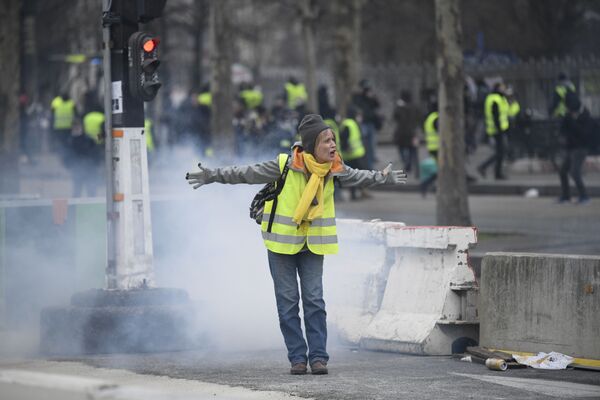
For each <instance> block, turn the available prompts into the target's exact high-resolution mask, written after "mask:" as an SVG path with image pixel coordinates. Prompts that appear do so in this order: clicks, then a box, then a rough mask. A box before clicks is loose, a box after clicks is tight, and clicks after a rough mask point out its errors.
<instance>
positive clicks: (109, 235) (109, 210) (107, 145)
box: [102, 0, 116, 289]
mask: <svg viewBox="0 0 600 400" xmlns="http://www.w3.org/2000/svg"><path fill="white" fill-rule="evenodd" d="M111 4H112V0H102V19H103V21H102V25H103V29H102V40H103V52H104V54H103V67H104V161H105V171H106V172H105V173H106V245H107V262H108V264H107V267H106V269H107V274H106V276H107V280H106V288H107V289H115V288H116V283H115V282H114V281H113V280H111V279H108V277H110V276H113V273H111V272H112V271H114V269H115V268H116V253H115V249H116V246H115V234H114V233H115V232H114V230H115V229H114V220H115V208H114V203H113V168H112V159H113V157H112V80H111V73H110V69H111V59H110V52H111V41H110V22H109V21H110V18H109V14H110V8H111Z"/></svg>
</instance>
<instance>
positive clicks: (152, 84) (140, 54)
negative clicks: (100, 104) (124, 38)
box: [128, 32, 162, 101]
mask: <svg viewBox="0 0 600 400" xmlns="http://www.w3.org/2000/svg"><path fill="white" fill-rule="evenodd" d="M159 43H160V41H159V40H158V38H157V37H155V36H152V35H151V34H149V33H147V32H135V33H133V34H132V35H131V36H130V37H129V56H128V58H129V91H130V93H131V95H132V96H133V97H134V98H137V99H139V100H142V101H150V100H152V99H154V97H156V94H157V93H158V89H160V87H161V86H162V84H161V83H160V81H159V80H158V72H157V69H158V66H159V65H160V60H159V59H158V44H159Z"/></svg>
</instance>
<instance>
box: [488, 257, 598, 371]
mask: <svg viewBox="0 0 600 400" xmlns="http://www.w3.org/2000/svg"><path fill="white" fill-rule="evenodd" d="M598 310H600V256H578V255H552V254H525V253H488V254H486V255H485V257H484V258H483V263H482V269H481V301H480V307H479V314H480V320H481V336H480V339H481V340H480V341H481V345H482V346H486V347H491V348H495V349H503V350H510V351H521V352H534V353H537V352H540V351H543V352H550V351H556V352H560V353H563V354H567V355H569V356H572V357H576V358H586V359H596V360H598V359H600V320H599V319H598V318H597V316H598Z"/></svg>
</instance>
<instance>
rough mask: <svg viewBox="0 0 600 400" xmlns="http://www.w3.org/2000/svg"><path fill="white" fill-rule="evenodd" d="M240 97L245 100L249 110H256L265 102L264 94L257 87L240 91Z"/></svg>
mask: <svg viewBox="0 0 600 400" xmlns="http://www.w3.org/2000/svg"><path fill="white" fill-rule="evenodd" d="M240 97H241V98H242V99H243V100H244V103H245V104H246V107H247V108H248V109H249V110H254V109H255V108H256V107H258V106H260V105H261V104H262V102H263V94H262V93H261V92H260V91H259V90H256V89H246V90H242V91H241V92H240Z"/></svg>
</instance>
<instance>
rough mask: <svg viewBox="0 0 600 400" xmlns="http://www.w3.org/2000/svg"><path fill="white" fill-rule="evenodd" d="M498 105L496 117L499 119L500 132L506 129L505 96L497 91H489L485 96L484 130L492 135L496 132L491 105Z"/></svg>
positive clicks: (506, 110)
mask: <svg viewBox="0 0 600 400" xmlns="http://www.w3.org/2000/svg"><path fill="white" fill-rule="evenodd" d="M494 104H497V105H498V119H499V120H500V130H501V131H502V132H504V131H506V130H507V129H508V108H509V106H508V101H507V100H506V97H504V96H502V95H500V94H498V93H490V94H488V95H487V97H486V98H485V131H486V133H487V134H488V135H489V136H494V135H495V134H497V133H498V129H497V128H496V124H495V123H494V115H493V114H492V107H493V105H494Z"/></svg>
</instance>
